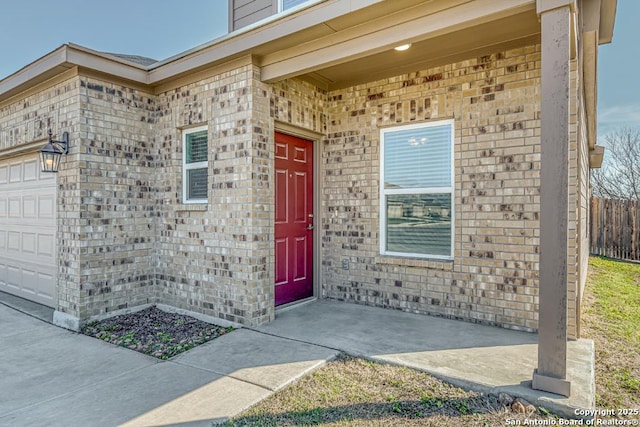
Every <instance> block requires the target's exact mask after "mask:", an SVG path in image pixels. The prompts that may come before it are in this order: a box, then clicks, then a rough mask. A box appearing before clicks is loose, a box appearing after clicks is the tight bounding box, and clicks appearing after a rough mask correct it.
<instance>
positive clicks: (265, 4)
mask: <svg viewBox="0 0 640 427" xmlns="http://www.w3.org/2000/svg"><path fill="white" fill-rule="evenodd" d="M277 12H278V4H277V0H229V31H230V32H231V31H235V30H238V29H240V28H243V27H246V26H247V25H251V24H253V23H254V22H258V21H260V20H261V19H265V18H267V17H269V16H271V15H275V14H276V13H277Z"/></svg>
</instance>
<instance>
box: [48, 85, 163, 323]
mask: <svg viewBox="0 0 640 427" xmlns="http://www.w3.org/2000/svg"><path fill="white" fill-rule="evenodd" d="M79 86H80V88H79V100H80V111H79V120H80V126H79V134H78V139H77V140H76V141H75V143H74V145H76V152H77V156H76V157H75V158H76V159H77V163H69V162H66V161H65V167H66V169H67V170H69V172H70V173H71V174H70V176H69V184H70V185H73V186H74V188H75V190H74V191H73V196H72V197H70V198H69V199H67V200H65V203H63V205H62V206H61V208H60V211H61V212H66V213H68V215H69V216H71V217H72V218H73V219H71V218H67V219H66V220H65V223H66V224H69V225H70V224H73V225H74V234H72V235H71V236H70V238H69V239H67V240H66V241H65V242H64V245H65V246H67V247H73V248H75V249H76V251H77V252H78V253H79V256H78V257H77V260H76V262H77V264H78V266H79V270H80V272H81V275H80V277H79V278H78V280H77V283H76V285H78V286H79V289H78V292H79V301H80V307H79V310H78V312H79V317H81V318H86V317H87V316H92V315H97V314H104V313H107V312H110V311H113V310H118V309H123V308H127V307H132V306H136V305H140V304H144V303H148V302H154V301H155V300H154V290H153V284H154V277H153V275H154V271H155V270H154V268H155V265H154V264H155V262H154V245H155V243H156V226H155V223H156V216H157V212H156V186H155V177H156V173H157V170H156V167H155V159H156V157H157V148H156V147H155V143H154V140H153V127H154V124H155V97H154V96H153V95H151V94H149V93H145V92H143V91H141V90H138V89H133V88H130V87H126V86H123V85H119V84H114V83H109V82H106V81H104V80H99V79H96V78H92V77H85V76H80V79H79ZM73 181H75V182H73ZM61 287H62V288H64V286H61Z"/></svg>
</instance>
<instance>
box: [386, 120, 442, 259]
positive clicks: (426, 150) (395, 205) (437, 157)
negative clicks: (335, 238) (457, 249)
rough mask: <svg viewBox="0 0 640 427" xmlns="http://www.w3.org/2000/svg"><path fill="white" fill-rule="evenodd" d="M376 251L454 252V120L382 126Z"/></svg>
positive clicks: (436, 255) (427, 254)
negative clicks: (378, 231)
mask: <svg viewBox="0 0 640 427" xmlns="http://www.w3.org/2000/svg"><path fill="white" fill-rule="evenodd" d="M380 141H381V164H380V175H381V182H382V183H383V184H382V185H381V188H380V231H381V240H380V252H381V253H383V254H388V255H398V256H412V257H422V258H429V257H433V258H441V259H451V258H452V257H453V238H452V236H453V199H454V198H453V177H452V168H453V160H452V152H453V121H452V120H447V121H441V122H435V123H425V124H420V125H408V126H399V127H396V128H388V129H382V130H381V131H380Z"/></svg>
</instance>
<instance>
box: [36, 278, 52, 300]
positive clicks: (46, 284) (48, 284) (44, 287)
mask: <svg viewBox="0 0 640 427" xmlns="http://www.w3.org/2000/svg"><path fill="white" fill-rule="evenodd" d="M37 280H38V293H39V294H40V295H41V296H42V297H43V298H47V299H49V300H51V302H53V292H52V291H53V289H55V282H54V280H55V278H54V276H53V275H52V274H44V273H42V272H38V275H37Z"/></svg>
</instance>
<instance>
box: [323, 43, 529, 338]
mask: <svg viewBox="0 0 640 427" xmlns="http://www.w3.org/2000/svg"><path fill="white" fill-rule="evenodd" d="M539 77H540V47H539V46H528V47H525V48H520V49H514V50H510V51H506V52H498V53H496V54H494V55H490V56H483V57H480V58H474V59H470V60H468V61H464V62H459V63H455V64H451V65H447V66H444V67H438V68H434V69H429V70H424V71H420V72H417V73H412V74H408V75H401V76H397V77H393V78H389V79H385V80H380V81H376V82H371V83H368V84H365V85H360V86H356V87H351V88H347V89H344V90H339V91H333V92H331V93H329V94H328V102H327V110H326V111H327V114H328V116H329V126H328V137H327V139H326V140H325V141H323V152H322V163H323V167H324V184H323V190H322V200H323V207H322V208H323V212H322V217H323V224H322V232H321V238H322V263H323V279H322V280H323V281H322V286H323V291H324V292H325V293H326V295H328V296H329V297H332V298H337V299H340V300H346V301H352V302H358V303H364V304H370V305H376V306H382V307H391V308H397V309H402V310H406V311H412V312H418V313H430V314H437V315H442V316H446V317H452V318H462V319H466V320H472V321H481V322H483V323H489V324H495V325H500V326H504V327H509V328H515V329H524V330H534V329H535V328H536V327H537V309H538V306H537V304H538V266H539V264H538V262H539V257H538V245H539V218H538V212H539V203H540V196H539V185H540V183H539V169H540V79H539ZM449 118H455V259H454V260H453V261H451V262H447V261H431V260H419V259H410V258H400V257H388V256H380V255H378V253H379V221H378V210H379V129H380V127H383V126H393V125H401V124H408V123H414V122H422V121H432V120H439V119H449ZM344 259H346V260H349V266H350V268H349V270H343V269H342V264H341V262H342V260H344Z"/></svg>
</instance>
